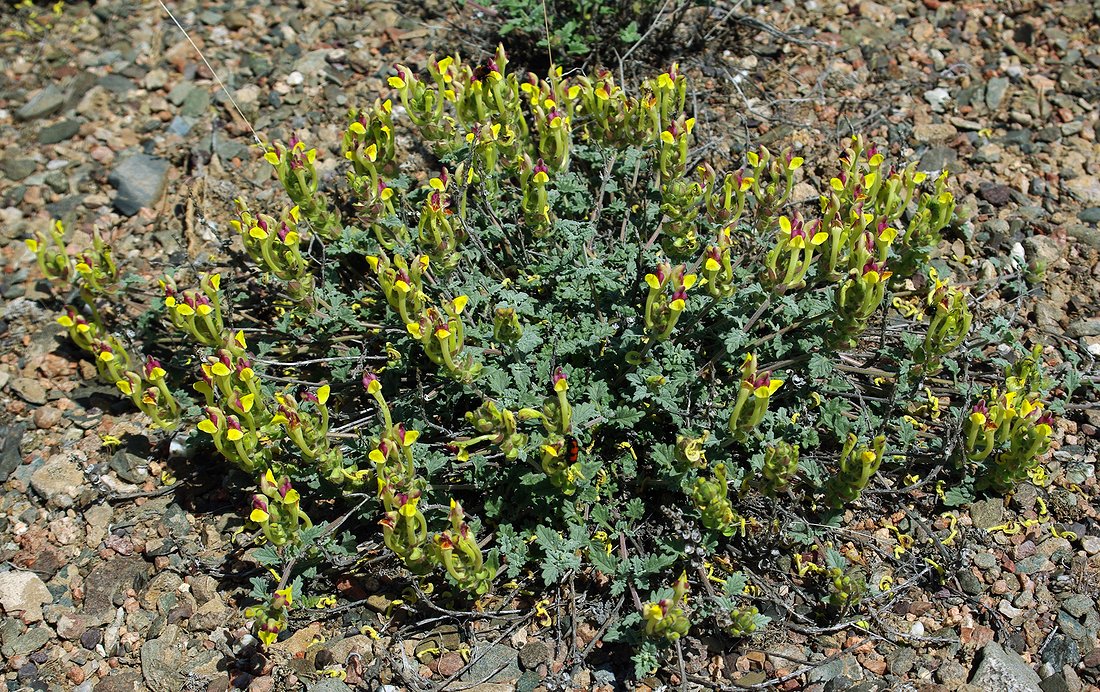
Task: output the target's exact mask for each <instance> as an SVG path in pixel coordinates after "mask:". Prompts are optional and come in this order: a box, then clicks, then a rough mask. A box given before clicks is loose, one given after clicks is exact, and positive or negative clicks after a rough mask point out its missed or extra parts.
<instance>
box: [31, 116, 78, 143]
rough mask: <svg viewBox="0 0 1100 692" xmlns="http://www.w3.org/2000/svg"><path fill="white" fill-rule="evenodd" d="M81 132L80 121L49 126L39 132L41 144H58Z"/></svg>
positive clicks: (67, 121) (69, 121)
mask: <svg viewBox="0 0 1100 692" xmlns="http://www.w3.org/2000/svg"><path fill="white" fill-rule="evenodd" d="M77 132H80V121H79V120H62V121H61V122H57V123H54V124H53V125H47V126H46V127H43V128H42V129H41V130H39V131H38V143H39V144H57V143H58V142H64V141H65V140H66V139H71V138H72V137H73V136H74V135H76V133H77Z"/></svg>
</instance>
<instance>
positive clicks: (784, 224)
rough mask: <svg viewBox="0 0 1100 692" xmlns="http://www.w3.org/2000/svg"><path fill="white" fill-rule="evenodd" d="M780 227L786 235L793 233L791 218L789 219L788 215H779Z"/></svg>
mask: <svg viewBox="0 0 1100 692" xmlns="http://www.w3.org/2000/svg"><path fill="white" fill-rule="evenodd" d="M779 229H780V230H781V231H783V233H785V234H786V235H790V234H791V220H790V219H788V218H787V217H786V216H780V217H779Z"/></svg>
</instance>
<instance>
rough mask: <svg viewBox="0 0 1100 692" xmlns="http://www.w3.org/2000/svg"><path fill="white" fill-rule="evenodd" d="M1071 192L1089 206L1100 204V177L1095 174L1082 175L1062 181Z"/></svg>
mask: <svg viewBox="0 0 1100 692" xmlns="http://www.w3.org/2000/svg"><path fill="white" fill-rule="evenodd" d="M1062 184H1063V185H1064V186H1065V188H1066V189H1067V190H1069V193H1070V194H1071V195H1073V196H1074V197H1076V198H1077V199H1079V200H1081V201H1082V202H1084V203H1085V204H1086V205H1088V206H1090V207H1091V206H1095V205H1097V204H1100V179H1098V178H1097V177H1096V176H1094V175H1082V176H1078V177H1076V178H1071V179H1070V180H1067V181H1065V182H1064V183H1062Z"/></svg>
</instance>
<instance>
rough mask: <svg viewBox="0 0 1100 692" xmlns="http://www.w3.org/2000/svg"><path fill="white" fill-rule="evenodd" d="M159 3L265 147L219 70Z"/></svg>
mask: <svg viewBox="0 0 1100 692" xmlns="http://www.w3.org/2000/svg"><path fill="white" fill-rule="evenodd" d="M157 2H159V3H160V6H161V7H163V8H164V11H165V12H166V13H168V16H169V17H170V18H171V20H172V21H173V22H174V23H175V24H176V26H177V27H178V28H179V30H180V32H182V33H183V36H184V38H186V39H187V42H188V43H190V44H191V47H192V48H194V49H195V52H196V53H198V54H199V58H201V59H202V62H203V64H205V65H206V69H208V70H210V74H212V75H214V81H216V82H217V83H218V86H219V87H221V90H222V91H224V92H225V95H226V96H227V97H228V98H229V102H230V103H231V104H233V108H234V110H236V111H237V115H239V116H241V120H243V121H244V124H245V125H247V126H248V129H249V131H250V132H252V138H253V139H255V140H256V144H259V145H260V146H261V147H262V146H264V143H263V140H261V139H260V136H259V135H258V134H256V130H255V128H253V127H252V123H250V122H249V121H248V118H246V117H245V115H244V111H242V110H241V107H240V106H238V105H237V101H236V99H234V98H233V94H232V93H231V92H230V91H229V89H228V88H227V87H226V86H225V82H223V81H222V79H221V77H219V76H218V72H217V70H215V69H214V66H213V65H211V64H210V61H209V60H207V59H206V56H205V55H203V54H202V51H201V50H199V46H198V44H196V43H195V41H194V39H192V38H191V34H189V33H187V29H184V28H183V24H180V20H178V19H176V15H174V14H172V10H170V9H168V5H165V4H164V0H157Z"/></svg>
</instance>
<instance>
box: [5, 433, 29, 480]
mask: <svg viewBox="0 0 1100 692" xmlns="http://www.w3.org/2000/svg"><path fill="white" fill-rule="evenodd" d="M26 430H27V426H26V425H25V424H23V423H16V424H15V425H11V426H8V425H5V426H0V438H3V439H0V483H4V482H6V481H7V480H8V478H9V477H10V476H11V474H12V473H13V472H14V471H15V469H17V468H19V465H20V464H22V463H23V450H22V449H20V445H21V444H22V442H23V433H24V432H25V431H26Z"/></svg>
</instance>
